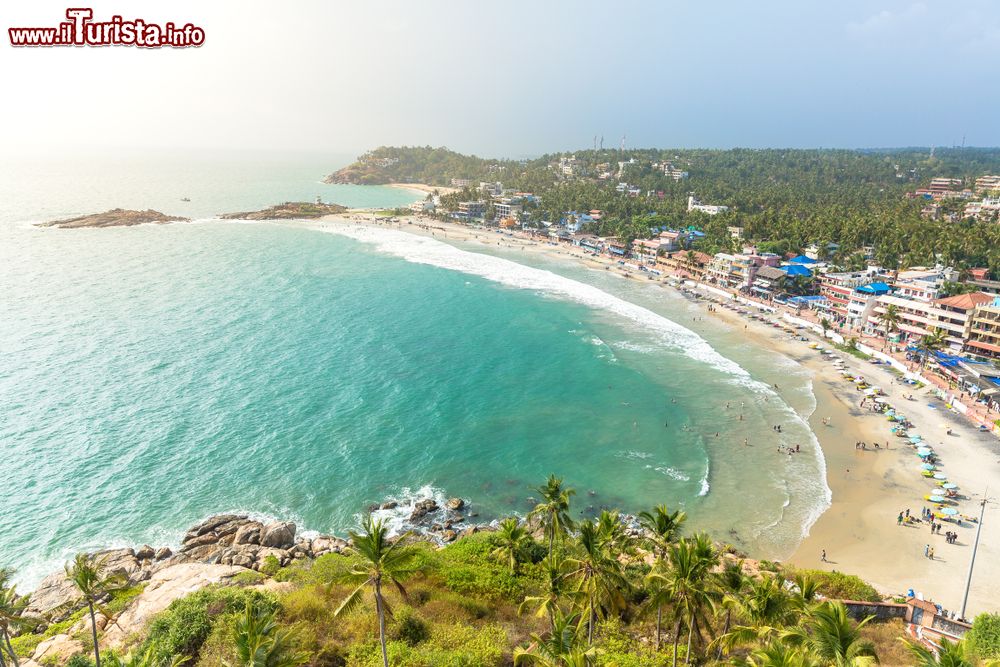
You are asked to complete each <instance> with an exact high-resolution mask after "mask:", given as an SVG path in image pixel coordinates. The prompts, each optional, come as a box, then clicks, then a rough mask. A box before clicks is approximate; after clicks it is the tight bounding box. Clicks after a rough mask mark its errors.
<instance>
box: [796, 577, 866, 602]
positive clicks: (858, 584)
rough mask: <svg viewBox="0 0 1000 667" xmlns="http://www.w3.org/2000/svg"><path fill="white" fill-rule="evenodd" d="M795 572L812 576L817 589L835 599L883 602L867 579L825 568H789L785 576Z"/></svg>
mask: <svg viewBox="0 0 1000 667" xmlns="http://www.w3.org/2000/svg"><path fill="white" fill-rule="evenodd" d="M795 574H801V575H804V576H808V577H812V578H813V579H815V580H816V582H817V583H818V587H817V590H818V591H819V592H820V593H821V594H822V595H824V596H825V597H828V598H833V599H835V600H858V601H863V602H881V601H882V594H881V593H879V592H878V591H877V590H875V588H873V587H872V585H871V584H869V583H868V582H867V581H865V580H863V579H861V578H859V577H856V576H854V575H853V574H844V573H843V572H837V571H836V570H834V571H833V572H826V571H825V570H789V571H786V572H785V576H787V577H793V576H794V575H795Z"/></svg>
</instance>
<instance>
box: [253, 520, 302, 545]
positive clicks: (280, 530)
mask: <svg viewBox="0 0 1000 667" xmlns="http://www.w3.org/2000/svg"><path fill="white" fill-rule="evenodd" d="M260 543H261V545H262V546H265V547H272V548H274V549H287V548H288V547H290V546H292V544H294V543H295V524H294V523H292V522H291V521H275V522H273V523H269V524H267V525H266V526H264V529H263V531H262V532H261V536H260Z"/></svg>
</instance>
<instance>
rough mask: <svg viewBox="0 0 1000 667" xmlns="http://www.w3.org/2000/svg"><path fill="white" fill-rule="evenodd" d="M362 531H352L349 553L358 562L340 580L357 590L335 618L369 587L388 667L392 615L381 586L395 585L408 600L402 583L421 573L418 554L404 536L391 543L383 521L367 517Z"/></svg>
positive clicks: (357, 599)
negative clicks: (387, 642)
mask: <svg viewBox="0 0 1000 667" xmlns="http://www.w3.org/2000/svg"><path fill="white" fill-rule="evenodd" d="M361 529H362V531H363V532H361V533H355V532H353V531H351V533H350V536H351V546H350V547H349V548H348V549H347V551H348V554H349V555H352V556H354V557H355V558H356V559H357V561H356V562H355V563H353V564H352V565H351V566H350V568H349V569H348V570H347V572H345V573H343V574H341V575H340V576H339V579H340V580H342V581H344V582H345V583H351V584H356V585H357V588H355V589H354V590H353V591H352V592H351V594H350V595H348V596H347V599H345V600H344V601H343V602H342V603H341V605H340V607H338V608H337V610H336V611H335V612H334V616H340V615H341V614H345V613H348V612H350V611H351V610H353V609H355V608H356V607H358V606H359V605H360V604H361V600H362V597H363V595H364V591H365V588H366V587H368V586H370V587H371V589H372V592H373V593H374V595H375V613H376V614H377V615H378V635H379V642H380V643H381V644H382V664H383V665H384V667H389V657H388V655H387V654H386V649H385V617H386V615H391V614H392V612H391V610H390V609H389V608H388V606H387V605H386V601H385V598H384V597H383V594H382V584H383V583H385V582H386V581H388V582H389V583H391V584H393V585H394V586H395V587H396V589H397V590H398V591H399V592H400V594H401V595H402V596H403V597H404V598H405V597H406V589H405V588H403V584H402V583H401V580H402V579H404V578H405V577H407V576H409V575H410V574H413V573H414V572H416V571H418V569H419V568H417V567H415V566H414V558H415V556H416V552H415V551H414V550H413V549H412V547H405V546H403V545H402V542H403V539H404V538H405V537H406V535H405V534H404V535H402V536H400V537H399V538H398V539H396V540H395V541H390V540H389V537H388V529H387V528H386V526H385V524H384V523H383V522H382V520H381V519H379V520H377V521H376V520H374V519H372V517H371V516H368V517H366V518H365V520H364V522H363V523H362V525H361Z"/></svg>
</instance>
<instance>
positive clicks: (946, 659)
mask: <svg viewBox="0 0 1000 667" xmlns="http://www.w3.org/2000/svg"><path fill="white" fill-rule="evenodd" d="M901 641H902V642H903V643H904V644H906V647H907V648H908V649H910V653H911V654H912V655H913V659H914V660H916V663H915V667H975V663H974V662H973V661H972V660H970V659H969V658H968V657H967V655H966V651H965V642H962V641H958V642H954V643H953V642H950V641H948V640H947V639H944V638H942V639H941V648H940V649H938V652H937V655H935V654H934V652H933V651H931V650H930V649H929V648H927V647H926V646H924V645H923V644H921V643H920V642H913V641H907V640H906V639H902V640H901Z"/></svg>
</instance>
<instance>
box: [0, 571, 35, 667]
mask: <svg viewBox="0 0 1000 667" xmlns="http://www.w3.org/2000/svg"><path fill="white" fill-rule="evenodd" d="M13 576H14V571H13V570H8V569H6V568H0V667H6V664H7V662H6V660H5V658H4V651H5V650H6V651H7V655H9V656H10V661H11V663H13V665H14V667H18V665H19V664H20V663H19V662H18V659H17V653H15V652H14V647H13V646H11V643H10V638H11V635H12V634H14V633H15V632H17V631H19V630H22V629H24V628H31V627H34V626H35V625H37V624H38V623H39V622H40V621H41V619H36V618H33V617H31V616H26V615H25V613H24V610H25V609H26V608H27V607H28V596H27V595H25V596H23V597H18V595H17V586H16V585H15V584H13V583H11V579H12V578H13Z"/></svg>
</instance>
